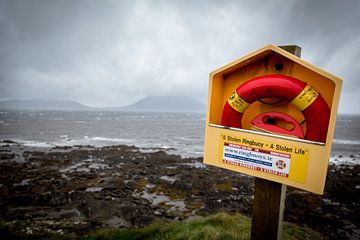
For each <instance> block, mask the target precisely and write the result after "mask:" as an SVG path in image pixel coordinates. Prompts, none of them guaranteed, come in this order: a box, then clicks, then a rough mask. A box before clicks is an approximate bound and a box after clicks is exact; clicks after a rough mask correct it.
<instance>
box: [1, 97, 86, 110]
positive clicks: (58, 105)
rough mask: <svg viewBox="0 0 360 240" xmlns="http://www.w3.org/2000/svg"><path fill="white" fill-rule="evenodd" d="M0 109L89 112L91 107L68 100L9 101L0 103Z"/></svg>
mask: <svg viewBox="0 0 360 240" xmlns="http://www.w3.org/2000/svg"><path fill="white" fill-rule="evenodd" d="M0 109H9V110H74V111H76V110H91V109H92V108H91V107H88V106H85V105H83V104H81V103H78V102H74V101H68V100H52V99H11V100H2V101H0Z"/></svg>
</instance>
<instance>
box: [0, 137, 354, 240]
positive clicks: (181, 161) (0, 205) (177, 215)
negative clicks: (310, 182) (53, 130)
mask: <svg viewBox="0 0 360 240" xmlns="http://www.w3.org/2000/svg"><path fill="white" fill-rule="evenodd" d="M0 154H1V155H0V156H1V157H0V220H1V221H2V222H6V223H9V224H10V226H11V229H12V231H14V232H22V233H25V234H29V235H31V234H42V233H57V234H68V235H69V236H71V237H73V238H79V237H80V236H84V235H86V234H87V233H89V232H91V231H93V230H95V229H97V228H105V227H111V228H130V227H140V226H146V225H148V224H150V223H155V222H172V221H179V220H183V219H188V218H194V217H198V216H204V215H208V214H212V213H217V212H239V213H243V214H246V215H248V216H251V211H252V199H253V196H252V195H253V186H254V181H253V178H252V177H248V176H245V175H242V174H238V173H233V172H230V171H226V170H222V169H218V168H215V167H211V166H205V165H204V164H202V159H201V158H181V157H180V156H177V155H170V154H167V153H166V152H164V151H161V150H158V149H140V148H137V147H134V146H125V145H119V146H106V147H99V148H97V147H93V146H74V147H55V148H51V149H39V148H31V147H24V146H22V145H20V144H18V143H16V142H12V141H3V142H2V143H1V146H0ZM347 157H351V156H347ZM359 208H360V165H345V164H339V165H330V167H329V172H328V179H327V182H326V188H325V194H324V195H323V196H319V195H316V194H312V193H308V192H304V191H301V190H298V189H294V188H288V191H287V198H286V207H285V220H286V221H289V222H293V223H296V224H298V225H300V226H308V227H310V228H312V229H314V230H316V231H318V232H320V233H322V234H323V235H324V238H325V239H359V237H360V220H359V214H358V209H359Z"/></svg>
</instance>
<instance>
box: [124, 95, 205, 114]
mask: <svg viewBox="0 0 360 240" xmlns="http://www.w3.org/2000/svg"><path fill="white" fill-rule="evenodd" d="M121 110H130V111H171V112H205V111H206V107H205V104H203V103H202V102H199V101H197V100H195V99H192V98H189V97H174V96H149V97H145V98H143V99H141V100H139V101H137V102H136V103H134V104H132V105H129V106H126V107H122V108H121Z"/></svg>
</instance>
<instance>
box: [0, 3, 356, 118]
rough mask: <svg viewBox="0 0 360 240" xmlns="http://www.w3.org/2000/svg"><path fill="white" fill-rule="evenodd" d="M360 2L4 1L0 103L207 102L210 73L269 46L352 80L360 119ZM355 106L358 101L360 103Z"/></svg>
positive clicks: (349, 93) (347, 83)
mask: <svg viewBox="0 0 360 240" xmlns="http://www.w3.org/2000/svg"><path fill="white" fill-rule="evenodd" d="M359 12H360V3H359V1H259V0H257V1H110V0H109V1H35V0H30V1H10V0H8V1H6V0H0V53H1V55H0V98H35V97H48V98H62V99H72V100H77V101H80V102H83V103H86V104H91V105H98V106H105V105H125V104H129V103H131V102H133V101H135V100H137V99H139V98H141V97H144V96H146V95H159V94H160V95H161V94H162V95H169V94H174V95H184V94H185V95H188V96H192V97H194V98H198V99H200V100H203V101H204V100H205V98H206V93H207V84H208V83H207V81H208V74H209V72H210V71H212V70H214V69H216V68H218V67H220V66H222V65H224V64H226V63H227V62H229V61H232V60H234V59H236V58H238V57H241V56H242V55H244V54H246V53H248V52H250V51H252V50H254V49H257V48H259V47H261V46H263V45H265V44H268V43H274V44H278V45H282V44H297V45H300V46H301V47H302V48H303V51H302V53H303V54H302V56H303V58H304V59H305V60H308V61H310V62H312V63H314V64H316V65H318V66H319V67H321V68H324V69H325V70H327V71H329V72H332V73H334V74H336V75H339V76H340V77H342V78H344V91H343V93H344V94H343V97H342V103H343V104H342V110H343V111H344V112H360V109H359V107H357V108H356V107H353V106H351V105H350V104H349V103H350V101H354V100H355V101H360V99H359V96H360V83H359V82H358V77H357V76H358V75H359V67H358V66H357V65H358V64H357V59H358V57H359V55H360V31H359V30H358V29H359V28H358V23H359V21H360V14H358V13H359ZM354 98H355V99H354Z"/></svg>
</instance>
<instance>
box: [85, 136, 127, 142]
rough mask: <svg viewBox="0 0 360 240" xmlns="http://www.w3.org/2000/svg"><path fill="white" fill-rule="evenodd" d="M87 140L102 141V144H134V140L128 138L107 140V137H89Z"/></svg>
mask: <svg viewBox="0 0 360 240" xmlns="http://www.w3.org/2000/svg"><path fill="white" fill-rule="evenodd" d="M85 137H87V136H85ZM85 137H84V138H85ZM86 139H90V140H92V141H101V142H118V143H131V142H134V140H132V139H128V138H107V137H91V138H89V137H87V138H86Z"/></svg>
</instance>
